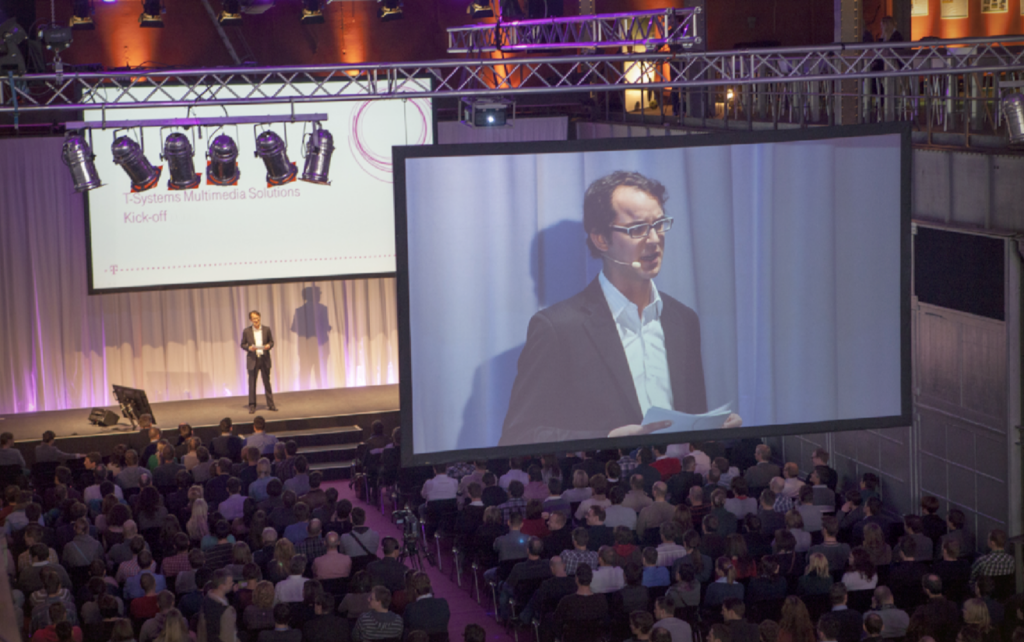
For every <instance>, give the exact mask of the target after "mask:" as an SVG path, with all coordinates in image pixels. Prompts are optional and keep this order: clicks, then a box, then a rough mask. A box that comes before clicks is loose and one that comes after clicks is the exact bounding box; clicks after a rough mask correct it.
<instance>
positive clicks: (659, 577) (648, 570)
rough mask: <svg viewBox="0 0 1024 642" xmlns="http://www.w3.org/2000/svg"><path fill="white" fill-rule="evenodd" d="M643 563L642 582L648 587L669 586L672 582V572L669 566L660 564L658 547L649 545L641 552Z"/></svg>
mask: <svg viewBox="0 0 1024 642" xmlns="http://www.w3.org/2000/svg"><path fill="white" fill-rule="evenodd" d="M641 561H642V563H643V580H642V583H643V585H644V586H646V587H648V588H657V587H659V586H668V585H669V584H670V583H671V579H670V578H671V572H670V570H669V567H668V566H662V565H660V564H658V549H656V548H654V547H651V546H648V547H647V548H645V549H644V550H643V552H642V554H641Z"/></svg>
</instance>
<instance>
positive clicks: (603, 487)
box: [574, 473, 612, 522]
mask: <svg viewBox="0 0 1024 642" xmlns="http://www.w3.org/2000/svg"><path fill="white" fill-rule="evenodd" d="M589 483H590V497H587V498H586V499H584V500H582V501H581V502H580V505H579V506H578V507H577V508H576V513H575V515H574V517H575V518H576V521H578V522H580V521H583V520H585V519H586V518H587V513H588V512H589V511H590V507H591V506H600V507H601V508H607V507H608V506H611V505H612V502H611V500H610V499H608V495H607V493H608V479H607V478H606V477H605V476H604V475H603V474H600V473H598V474H596V475H593V476H592V477H590V480H589Z"/></svg>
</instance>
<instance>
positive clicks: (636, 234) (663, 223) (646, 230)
mask: <svg viewBox="0 0 1024 642" xmlns="http://www.w3.org/2000/svg"><path fill="white" fill-rule="evenodd" d="M672 220H673V219H672V217H671V216H666V217H664V218H659V219H658V220H657V221H655V222H653V223H637V224H636V225H630V226H629V227H620V226H618V225H609V226H608V227H610V228H612V229H613V230H615V231H616V232H625V233H626V234H629V238H631V239H642V238H647V235H648V234H650V233H651V228H652V227H653V228H654V231H655V232H656V233H657V234H659V235H661V234H664V233H665V232H667V231H669V230H671V229H672Z"/></svg>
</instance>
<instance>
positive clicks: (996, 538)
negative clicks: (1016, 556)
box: [971, 528, 1014, 586]
mask: <svg viewBox="0 0 1024 642" xmlns="http://www.w3.org/2000/svg"><path fill="white" fill-rule="evenodd" d="M988 549H989V550H990V551H992V552H991V553H989V554H988V555H982V556H981V557H979V558H978V559H977V561H975V562H974V566H972V567H971V585H972V586H973V585H974V583H975V582H977V581H978V578H979V577H980V576H982V575H987V576H988V577H997V576H1000V575H1013V571H1014V567H1013V557H1012V556H1010V555H1009V554H1008V553H1007V552H1006V550H1005V549H1006V531H1003V530H1000V529H998V528H997V529H995V530H994V531H992V532H991V533H989V536H988Z"/></svg>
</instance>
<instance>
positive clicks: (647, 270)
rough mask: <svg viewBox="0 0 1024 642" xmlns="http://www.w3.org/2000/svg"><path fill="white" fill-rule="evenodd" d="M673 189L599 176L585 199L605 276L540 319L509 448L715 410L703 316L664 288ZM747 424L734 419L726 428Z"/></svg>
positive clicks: (518, 384)
mask: <svg viewBox="0 0 1024 642" xmlns="http://www.w3.org/2000/svg"><path fill="white" fill-rule="evenodd" d="M665 200H666V194H665V187H664V185H662V184H661V183H659V182H658V181H655V180H652V179H649V178H647V177H645V176H643V175H641V174H638V173H636V172H622V171H620V172H615V173H613V174H610V175H608V176H605V177H603V178H600V179H598V180H596V181H594V182H593V183H592V184H591V185H590V187H589V188H587V192H586V194H585V196H584V200H583V227H584V229H585V230H586V231H587V246H588V247H589V248H590V253H591V254H592V255H593V256H594V257H596V258H601V259H602V260H603V262H604V266H603V269H602V271H601V274H599V275H598V277H597V278H596V279H594V280H593V281H592V282H591V283H590V285H588V286H587V287H586V288H585V289H584V290H583V291H582V292H580V293H579V294H577V295H575V296H573V297H571V298H569V299H567V300H565V301H562V302H560V303H557V304H555V305H552V306H551V307H549V308H547V309H545V310H541V311H540V312H538V313H537V314H535V315H534V316H533V318H532V319H531V320H530V326H529V329H528V330H527V335H526V345H525V346H524V347H523V352H522V354H521V355H520V357H519V369H518V373H517V374H516V379H515V383H514V384H513V386H512V396H511V399H510V401H509V409H508V414H507V415H506V416H505V423H504V425H503V427H502V435H501V440H500V442H499V445H502V446H507V445H513V444H532V443H545V442H559V441H567V440H577V439H593V438H601V437H627V436H631V435H644V434H649V433H652V432H655V431H658V430H662V429H664V428H667V427H669V426H670V425H671V423H670V422H656V423H652V424H647V425H640V422H641V420H642V418H643V416H644V414H645V413H646V412H647V410H648V409H649V408H651V407H653V406H657V407H660V408H670V409H675V410H678V411H680V412H686V413H691V414H698V413H703V412H707V397H706V394H705V389H704V366H703V363H702V361H701V351H700V320H699V319H698V317H697V314H696V313H695V312H694V311H693V310H691V309H690V308H689V307H687V306H685V305H683V304H682V303H680V302H679V301H677V300H675V299H673V298H672V297H670V296H668V295H666V294H663V293H660V292H659V291H658V288H657V286H655V285H654V281H653V279H654V277H656V276H657V275H658V273H659V272H660V271H661V266H662V260H663V255H664V250H665V234H666V233H667V232H668V231H669V230H670V229H671V227H672V219H671V218H670V217H667V216H665V212H664V209H663V205H664V203H665ZM740 424H741V421H740V418H739V416H738V415H735V414H732V415H730V416H729V417H728V418H727V419H726V421H725V424H724V427H726V428H733V427H738V426H739V425H740Z"/></svg>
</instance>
